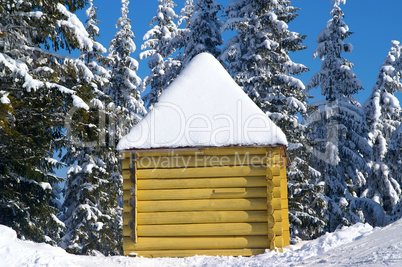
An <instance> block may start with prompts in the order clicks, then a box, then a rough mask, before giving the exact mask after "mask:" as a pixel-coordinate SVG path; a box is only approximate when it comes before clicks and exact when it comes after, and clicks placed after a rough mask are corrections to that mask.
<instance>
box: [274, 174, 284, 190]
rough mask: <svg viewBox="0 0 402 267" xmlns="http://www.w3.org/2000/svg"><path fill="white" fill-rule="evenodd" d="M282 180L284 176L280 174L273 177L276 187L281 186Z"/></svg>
mask: <svg viewBox="0 0 402 267" xmlns="http://www.w3.org/2000/svg"><path fill="white" fill-rule="evenodd" d="M281 180H282V178H281V177H280V176H273V177H272V182H273V183H274V186H275V187H279V188H280V187H281Z"/></svg>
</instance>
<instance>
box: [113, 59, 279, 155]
mask: <svg viewBox="0 0 402 267" xmlns="http://www.w3.org/2000/svg"><path fill="white" fill-rule="evenodd" d="M233 145H240V146H250V145H260V146H265V145H267V146H269V145H287V141H286V137H285V135H284V133H283V132H282V131H281V130H280V129H279V128H278V127H277V126H276V125H275V124H274V123H273V122H272V121H271V120H270V119H269V118H268V117H267V116H266V114H264V113H263V112H262V111H261V109H260V108H258V107H257V105H256V104H255V103H254V102H253V101H252V100H251V99H250V98H249V97H248V96H247V95H246V94H245V93H244V92H243V90H242V89H241V88H240V87H239V86H238V85H237V84H236V83H235V81H234V80H233V79H232V78H231V77H230V75H229V74H228V73H227V72H226V70H225V69H224V68H223V66H222V65H221V64H220V63H219V61H218V60H216V59H215V58H214V57H213V56H212V55H210V54H208V53H202V54H199V55H197V56H196V57H194V59H193V60H192V61H191V62H190V63H189V65H188V66H187V67H186V68H185V69H184V70H183V71H182V72H181V74H180V75H179V76H178V77H177V78H176V80H175V81H174V82H173V83H172V84H171V85H170V86H169V87H168V88H166V89H165V90H164V91H163V93H162V95H161V96H160V98H159V102H158V103H156V104H155V106H154V108H153V109H152V110H151V111H150V112H149V113H148V115H147V116H146V117H145V118H144V119H143V120H142V121H140V122H139V123H138V124H137V125H135V126H134V127H133V128H132V129H131V131H130V132H129V134H127V135H126V136H124V137H123V138H122V139H121V140H120V142H119V144H118V146H117V149H118V150H127V149H147V148H177V147H211V146H233Z"/></svg>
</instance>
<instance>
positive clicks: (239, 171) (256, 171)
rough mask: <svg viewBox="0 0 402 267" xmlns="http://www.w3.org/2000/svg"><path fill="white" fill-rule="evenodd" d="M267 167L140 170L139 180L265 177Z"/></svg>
mask: <svg viewBox="0 0 402 267" xmlns="http://www.w3.org/2000/svg"><path fill="white" fill-rule="evenodd" d="M265 173H266V167H265V166H259V167H250V166H225V167H205V168H178V169H140V170H137V178H138V179H147V178H165V179H166V178H196V177H207V178H210V177H233V176H241V177H243V176H263V175H265Z"/></svg>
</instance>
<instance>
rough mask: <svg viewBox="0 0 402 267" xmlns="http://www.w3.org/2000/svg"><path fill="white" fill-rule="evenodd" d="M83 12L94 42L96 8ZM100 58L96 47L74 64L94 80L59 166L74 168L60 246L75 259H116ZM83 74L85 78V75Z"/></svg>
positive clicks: (115, 213)
mask: <svg viewBox="0 0 402 267" xmlns="http://www.w3.org/2000/svg"><path fill="white" fill-rule="evenodd" d="M89 4H90V6H89V8H88V9H87V10H86V14H87V16H88V19H87V21H86V23H87V25H86V29H87V31H88V33H89V37H90V38H91V39H92V40H93V41H94V42H95V38H96V37H97V36H99V29H98V27H97V26H96V24H97V23H98V21H97V19H96V11H97V8H96V7H94V6H93V1H92V0H90V1H89ZM103 53H106V49H105V48H104V47H103V46H100V45H98V46H97V47H96V49H93V50H91V51H87V50H83V51H81V54H80V56H79V60H80V61H81V62H82V64H84V65H85V67H87V68H88V70H90V71H91V72H92V73H93V75H92V76H91V77H88V75H86V76H87V80H86V82H87V86H86V87H85V88H84V87H81V88H80V89H81V90H79V91H80V93H83V94H84V96H85V97H86V100H87V101H88V103H90V105H89V107H88V108H87V109H88V110H87V111H84V110H79V111H76V112H77V113H78V114H77V115H78V116H73V118H72V120H71V124H70V131H69V134H68V136H69V145H68V146H67V153H66V155H64V157H63V160H64V162H66V163H67V164H68V165H70V166H71V165H73V166H72V167H71V168H70V169H69V170H68V172H67V181H66V184H65V189H64V196H65V201H64V203H63V208H64V210H65V214H64V216H63V222H64V223H65V226H66V231H65V235H64V236H63V238H62V242H61V243H60V245H61V246H62V247H63V248H65V249H66V250H67V251H68V252H71V253H76V254H92V255H94V254H95V255H96V254H97V253H99V252H101V253H103V254H104V255H116V254H121V251H122V245H121V240H119V239H118V238H116V233H119V232H120V231H121V227H120V225H119V221H121V218H119V217H120V216H121V214H120V212H118V209H117V211H116V206H117V205H118V203H117V199H116V198H110V197H109V194H110V192H114V191H115V188H114V187H115V185H114V184H113V182H112V181H110V180H109V172H108V171H109V169H108V166H107V164H106V162H107V159H106V157H107V155H108V153H110V151H109V149H107V148H106V146H105V145H106V144H105V142H104V140H102V139H103V138H104V137H105V134H106V133H105V132H104V131H105V130H106V129H105V126H106V116H105V112H106V110H105V107H104V104H103V103H104V101H106V100H108V98H107V96H105V95H104V94H103V93H102V91H101V90H99V88H100V89H102V87H103V86H104V85H105V84H107V83H108V78H109V77H108V76H109V74H108V72H107V70H106V69H105V68H104V67H103V66H102V65H103V64H105V62H106V61H105V58H104V57H103V55H102V54H103ZM84 74H85V73H84Z"/></svg>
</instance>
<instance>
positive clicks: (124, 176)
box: [122, 170, 131, 180]
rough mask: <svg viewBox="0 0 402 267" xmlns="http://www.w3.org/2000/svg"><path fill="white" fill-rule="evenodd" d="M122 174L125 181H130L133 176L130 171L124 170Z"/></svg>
mask: <svg viewBox="0 0 402 267" xmlns="http://www.w3.org/2000/svg"><path fill="white" fill-rule="evenodd" d="M122 174H123V179H124V180H130V176H131V172H130V170H123V172H122Z"/></svg>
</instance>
